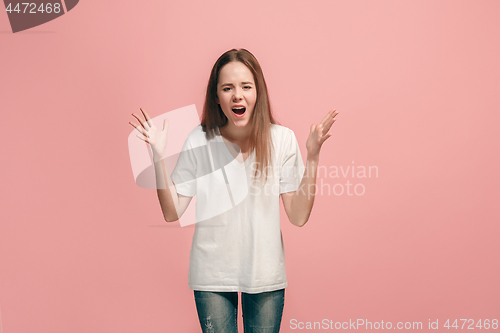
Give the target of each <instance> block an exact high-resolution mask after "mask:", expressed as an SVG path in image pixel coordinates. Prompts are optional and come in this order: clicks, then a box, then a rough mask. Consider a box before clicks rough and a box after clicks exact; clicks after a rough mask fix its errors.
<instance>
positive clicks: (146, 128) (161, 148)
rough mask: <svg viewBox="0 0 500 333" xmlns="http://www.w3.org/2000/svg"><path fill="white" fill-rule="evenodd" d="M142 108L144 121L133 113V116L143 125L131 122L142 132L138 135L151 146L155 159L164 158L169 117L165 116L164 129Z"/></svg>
mask: <svg viewBox="0 0 500 333" xmlns="http://www.w3.org/2000/svg"><path fill="white" fill-rule="evenodd" d="M140 110H141V112H142V114H143V115H144V119H146V121H142V120H141V118H139V117H138V116H136V115H135V114H133V113H132V116H134V117H135V118H136V119H137V120H138V121H139V123H140V124H141V125H140V126H139V125H137V124H135V123H133V122H129V124H130V125H132V126H134V127H135V129H136V130H137V131H139V133H140V134H141V135H137V137H138V138H139V139H141V140H142V141H145V142H147V143H148V144H149V145H150V146H151V149H152V150H153V155H154V158H155V160H159V159H162V158H163V157H164V156H163V155H164V154H165V148H167V133H168V119H166V118H165V120H164V121H163V130H160V129H159V128H157V127H156V126H155V124H154V123H153V121H151V117H150V116H149V115H148V114H147V112H146V111H144V110H143V109H142V108H140Z"/></svg>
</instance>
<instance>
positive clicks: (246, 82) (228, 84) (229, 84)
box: [221, 81, 253, 87]
mask: <svg viewBox="0 0 500 333" xmlns="http://www.w3.org/2000/svg"><path fill="white" fill-rule="evenodd" d="M241 84H253V82H248V81H245V82H241ZM232 85H233V84H232V83H224V84H223V85H221V87H224V86H232Z"/></svg>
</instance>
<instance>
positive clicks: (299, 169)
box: [280, 130, 305, 194]
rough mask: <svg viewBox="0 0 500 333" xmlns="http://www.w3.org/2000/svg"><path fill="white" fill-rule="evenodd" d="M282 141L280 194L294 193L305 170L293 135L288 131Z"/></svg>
mask: <svg viewBox="0 0 500 333" xmlns="http://www.w3.org/2000/svg"><path fill="white" fill-rule="evenodd" d="M284 140H285V142H284V143H283V153H282V163H281V169H280V194H281V193H286V192H292V191H296V190H297V189H298V188H299V186H300V182H301V181H302V175H303V174H304V170H305V168H304V162H303V161H302V155H301V154H300V149H299V143H298V142H297V138H296V137H295V133H293V131H292V130H289V131H288V134H286V135H285V136H284Z"/></svg>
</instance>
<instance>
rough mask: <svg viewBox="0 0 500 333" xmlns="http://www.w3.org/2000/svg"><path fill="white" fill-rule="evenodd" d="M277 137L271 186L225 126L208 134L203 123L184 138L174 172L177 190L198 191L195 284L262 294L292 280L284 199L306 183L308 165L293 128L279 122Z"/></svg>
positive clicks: (192, 259)
mask: <svg viewBox="0 0 500 333" xmlns="http://www.w3.org/2000/svg"><path fill="white" fill-rule="evenodd" d="M271 137H272V141H273V147H274V148H273V150H272V162H273V167H272V168H271V169H270V172H269V174H268V179H267V182H266V184H265V185H264V186H262V185H259V184H258V183H255V182H253V175H254V173H255V170H256V168H257V166H256V162H255V152H252V153H251V154H250V155H249V156H248V158H247V159H246V160H245V161H244V162H243V163H240V162H239V161H238V160H236V159H235V155H238V153H239V149H238V151H236V152H235V151H231V150H230V149H232V147H231V144H230V143H227V144H226V143H225V142H224V141H223V139H222V136H221V135H220V131H219V130H218V129H217V130H216V131H215V135H214V136H213V137H212V138H209V139H208V140H207V136H206V134H205V132H203V130H202V128H201V125H200V126H197V127H196V128H195V129H194V130H193V131H192V132H191V133H190V134H189V136H188V138H187V139H186V141H185V142H184V146H183V148H182V151H181V154H180V155H179V159H178V161H177V164H176V166H175V168H174V170H173V172H172V175H171V178H172V181H173V182H174V184H175V186H176V190H177V193H179V194H181V195H185V196H190V197H192V196H194V195H196V196H197V197H196V200H197V202H196V222H197V223H196V225H195V231H194V235H193V241H192V246H191V252H190V263H189V278H188V284H189V288H190V289H192V290H202V291H240V292H246V293H260V292H265V291H273V290H278V289H282V288H285V287H287V286H288V283H287V279H286V270H285V248H284V243H283V236H282V234H281V228H280V207H279V199H280V194H281V193H285V192H291V191H296V190H297V189H298V187H299V185H300V182H301V180H302V175H303V173H304V169H305V168H304V163H303V161H302V156H301V154H300V149H299V146H298V143H297V139H296V137H295V134H294V133H293V131H292V130H290V129H289V128H286V127H284V126H280V125H276V124H273V125H272V126H271ZM228 145H229V146H228ZM234 147H237V146H236V145H234ZM240 157H241V156H240Z"/></svg>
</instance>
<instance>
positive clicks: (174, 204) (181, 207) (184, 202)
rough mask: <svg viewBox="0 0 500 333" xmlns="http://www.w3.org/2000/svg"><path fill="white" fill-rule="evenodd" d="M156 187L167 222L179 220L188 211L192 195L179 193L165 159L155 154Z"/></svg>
mask: <svg viewBox="0 0 500 333" xmlns="http://www.w3.org/2000/svg"><path fill="white" fill-rule="evenodd" d="M154 163H155V174H156V188H157V194H158V200H159V201H160V206H161V210H162V212H163V217H164V218H165V221H167V222H174V221H177V220H178V219H179V218H180V217H181V216H182V214H184V212H185V211H186V208H187V207H188V205H189V203H190V202H191V199H192V197H187V196H184V195H181V194H178V193H177V191H176V189H175V184H174V183H173V182H172V179H170V175H169V172H168V170H167V167H166V165H165V159H164V158H161V157H160V156H156V155H154Z"/></svg>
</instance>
